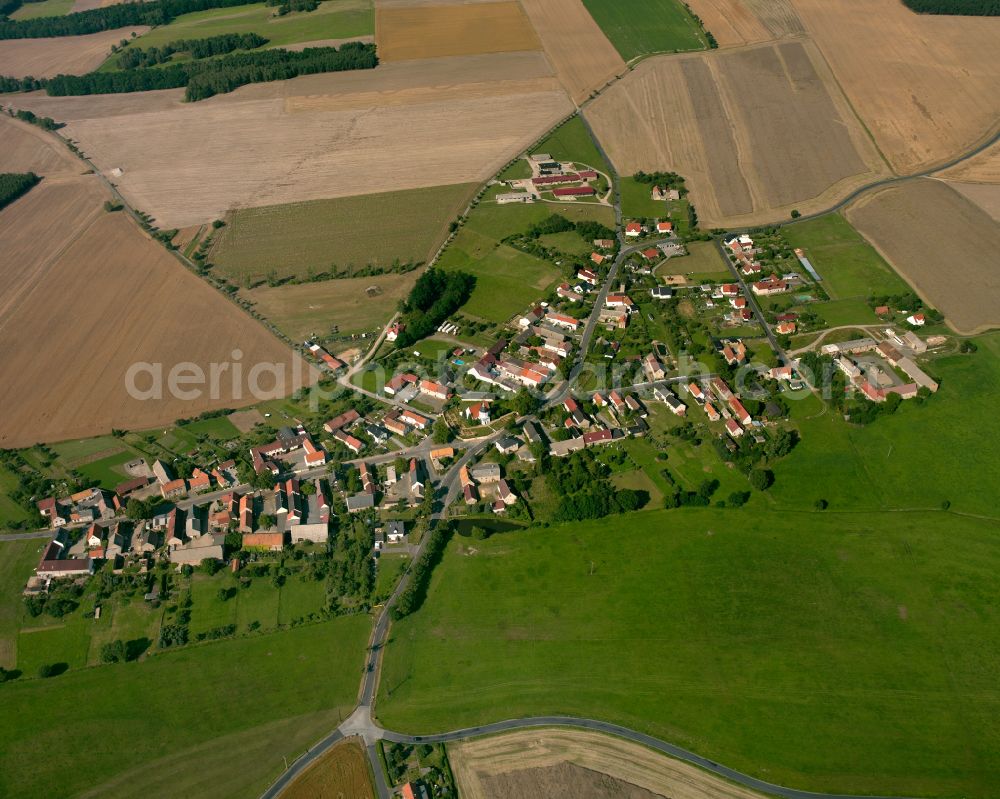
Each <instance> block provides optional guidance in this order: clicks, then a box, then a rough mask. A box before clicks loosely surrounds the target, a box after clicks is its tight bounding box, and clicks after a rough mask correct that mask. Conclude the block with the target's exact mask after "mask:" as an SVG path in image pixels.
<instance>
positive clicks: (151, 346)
mask: <svg viewBox="0 0 1000 799" xmlns="http://www.w3.org/2000/svg"><path fill="white" fill-rule="evenodd" d="M105 197H107V194H106V192H105V190H104V189H103V187H102V186H101V185H100V183H99V182H98V180H97V178H95V177H93V176H89V177H59V178H53V179H46V180H44V181H43V182H42V183H41V184H40V185H39V186H37V187H35V188H34V189H33V190H32V191H30V192H29V193H28V194H27V195H26V196H24V197H23V198H21V199H20V200H18V201H17V202H15V203H13V204H12V205H10V206H8V207H7V208H5V209H4V210H3V211H0V251H2V252H3V253H4V258H3V262H4V281H3V282H2V283H0V338H2V340H3V342H4V346H3V347H2V348H0V407H2V408H3V409H4V413H3V414H2V415H0V446H2V447H19V446H25V445H28V444H32V443H34V442H37V441H56V440H61V439H66V438H82V437H86V436H92V435H97V434H99V433H107V432H108V431H109V430H110V429H111V428H112V426H114V427H118V428H148V427H152V426H154V425H159V424H165V423H167V422H170V421H173V420H174V419H177V418H179V417H187V416H194V415H197V414H198V413H200V412H201V411H203V410H207V409H209V408H219V407H227V406H238V405H247V404H250V403H251V402H253V401H254V399H255V398H254V397H253V396H251V395H250V392H249V391H248V390H247V386H248V382H247V379H246V378H244V379H243V380H242V381H237V386H236V388H235V389H234V388H233V386H232V381H231V378H230V376H229V373H224V375H225V377H226V379H223V380H222V381H221V382H220V390H219V391H218V394H217V396H216V397H215V398H212V397H210V396H207V394H208V392H207V391H206V392H203V393H204V394H205V396H202V397H200V398H196V399H191V400H185V399H183V398H180V397H177V398H172V397H171V396H170V392H169V391H165V398H164V399H163V400H162V401H155V400H141V399H136V398H133V397H131V396H129V393H128V391H127V389H126V373H127V370H128V369H129V367H130V366H131V365H132V364H134V363H135V362H137V361H145V362H150V363H162V364H163V374H164V385H165V387H166V385H167V381H166V377H167V375H168V374H169V370H170V369H171V368H173V367H174V366H175V365H176V364H178V363H182V362H191V363H193V364H197V365H198V366H199V367H200V368H201V369H203V370H204V371H205V373H206V375H207V374H208V373H209V372H208V370H209V368H210V366H209V364H211V363H214V362H231V361H234V360H237V359H235V358H234V357H233V355H232V352H233V350H234V349H236V348H240V349H241V350H242V352H243V356H242V358H241V359H239V361H240V363H242V364H243V368H244V375H248V374H249V370H250V368H251V367H252V365H253V364H256V363H264V362H266V363H275V364H284V368H285V370H286V374H287V375H291V373H292V366H291V363H292V357H293V356H292V353H291V351H290V350H289V349H288V348H287V347H285V346H284V345H282V344H281V343H280V342H279V341H278V340H277V339H276V338H275V337H273V336H272V335H271V334H269V333H268V332H266V331H265V330H264V328H263V327H261V326H260V325H259V324H258V323H257V322H255V321H254V320H253V319H251V318H250V317H249V316H247V315H246V314H244V313H243V312H242V311H240V310H239V309H238V308H237V307H236V306H235V305H234V304H232V303H231V302H229V301H227V300H226V299H225V298H223V297H222V296H221V295H220V294H219V293H217V292H216V291H215V290H214V289H211V288H210V287H209V286H208V285H206V284H205V283H203V282H202V281H201V280H199V279H198V278H197V277H195V276H194V275H192V274H191V273H189V272H188V271H186V270H185V269H184V268H183V267H182V266H181V265H180V264H179V263H178V262H177V261H176V260H175V259H174V258H173V257H172V256H171V255H169V254H168V253H167V252H166V250H164V249H163V248H162V247H161V246H160V245H158V244H156V243H154V242H153V241H152V240H151V239H149V238H148V237H147V236H145V235H144V234H143V233H142V232H141V231H140V230H139V228H138V227H137V226H136V225H135V224H134V223H133V222H132V221H131V220H130V219H129V218H128V217H126V216H125V215H124V214H121V213H111V214H109V213H107V212H105V211H104V210H103V209H102V207H101V202H102V201H103V199H104V198H105ZM138 385H140V386H142V387H147V386H148V381H145V380H142V381H140V382H139V383H138ZM188 387H189V386H182V388H188ZM261 387H262V388H270V387H271V381H269V380H268V379H267V376H266V375H264V376H263V377H262V380H261ZM285 388H286V391H290V390H291V388H292V387H291V386H290V385H289V386H287V387H285Z"/></svg>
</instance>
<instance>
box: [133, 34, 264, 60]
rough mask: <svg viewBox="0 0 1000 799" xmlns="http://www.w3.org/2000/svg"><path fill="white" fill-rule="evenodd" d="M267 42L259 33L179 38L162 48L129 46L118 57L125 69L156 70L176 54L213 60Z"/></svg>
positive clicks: (251, 48)
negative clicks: (214, 57)
mask: <svg viewBox="0 0 1000 799" xmlns="http://www.w3.org/2000/svg"><path fill="white" fill-rule="evenodd" d="M267 42H268V40H267V39H265V38H264V37H263V36H260V35H258V34H256V33H224V34H222V35H221V36H210V37H208V38H207V39H178V40H177V41H174V42H168V43H167V44H165V45H163V46H162V47H149V48H145V49H144V48H141V47H127V48H125V49H124V50H122V53H121V55H120V56H119V57H118V66H119V67H121V68H122V69H137V68H138V67H155V66H156V65H157V64H165V63H166V62H167V61H169V60H170V59H171V58H172V57H173V56H174V54H175V53H188V54H190V56H191V58H193V59H195V60H197V59H201V58H212V57H213V56H219V55H226V54H227V53H232V52H233V51H235V50H254V49H256V48H258V47H261V46H263V45H265V44H267Z"/></svg>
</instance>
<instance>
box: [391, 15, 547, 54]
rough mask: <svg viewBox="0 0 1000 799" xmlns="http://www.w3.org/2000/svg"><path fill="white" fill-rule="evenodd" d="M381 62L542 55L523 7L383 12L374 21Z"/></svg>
mask: <svg viewBox="0 0 1000 799" xmlns="http://www.w3.org/2000/svg"><path fill="white" fill-rule="evenodd" d="M375 31H376V42H377V44H378V54H379V59H380V60H382V61H405V60H411V59H419V58H437V57H441V56H457V55H473V54H475V53H507V52H513V51H517V50H538V49H539V48H540V47H541V43H540V42H539V41H538V35H537V34H536V33H535V29H534V28H532V27H531V23H530V22H529V21H528V18H527V17H526V16H525V14H524V10H523V9H522V8H521V4H520V3H518V2H510V1H509V0H508V2H497V3H473V4H471V5H460V6H459V5H440V6H437V5H417V6H403V7H392V6H390V7H388V8H382V7H380V8H379V9H378V10H377V12H376V16H375Z"/></svg>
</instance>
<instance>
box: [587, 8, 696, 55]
mask: <svg viewBox="0 0 1000 799" xmlns="http://www.w3.org/2000/svg"><path fill="white" fill-rule="evenodd" d="M583 4H584V5H585V6H586V7H587V10H588V11H589V12H590V15H591V16H592V17H593V18H594V21H595V22H596V23H597V24H598V25H600V26H601V30H603V31H604V33H605V35H606V36H607V37H608V38H609V39H610V40H611V43H612V44H613V45H614V46H615V49H616V50H618V52H619V53H620V54H621V57H622V59H624V60H625V61H631V60H632V59H634V58H640V57H641V56H645V55H650V54H652V53H674V52H677V51H684V50H703V49H705V48H706V47H708V41H707V40H706V39H705V34H704V31H702V29H701V26H700V25H699V24H698V23H697V22H696V21H695V19H694V18H693V17H692V16H691V13H690V12H689V11H688V10H687V9H686V8H685V7H684V5H683V4H682V3H681V2H680V1H679V0H583Z"/></svg>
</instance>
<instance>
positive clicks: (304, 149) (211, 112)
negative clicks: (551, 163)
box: [18, 52, 571, 227]
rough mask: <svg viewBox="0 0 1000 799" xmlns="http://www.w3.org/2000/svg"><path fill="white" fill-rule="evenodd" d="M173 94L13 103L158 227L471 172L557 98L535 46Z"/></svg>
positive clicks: (554, 112) (516, 146) (528, 128)
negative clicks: (45, 119)
mask: <svg viewBox="0 0 1000 799" xmlns="http://www.w3.org/2000/svg"><path fill="white" fill-rule="evenodd" d="M361 72H364V73H365V74H361ZM123 98H125V99H123ZM181 98H182V92H181V91H180V90H167V91H159V92H146V93H142V94H130V95H118V96H113V95H105V96H100V97H85V98H72V97H67V98H50V97H45V96H43V95H40V94H38V93H35V94H31V95H25V96H20V97H19V98H18V106H19V107H23V108H30V109H32V110H34V111H35V112H36V113H40V114H44V115H46V116H52V117H53V118H54V119H58V120H60V121H65V122H68V123H69V124H68V125H67V127H66V128H64V129H63V130H62V131H61V133H64V134H65V135H67V136H69V137H71V138H73V139H74V140H76V141H78V142H79V143H80V147H81V149H82V150H83V151H84V152H85V153H86V154H87V155H88V156H90V157H91V158H92V159H93V160H94V162H95V163H96V164H97V166H98V168H99V169H101V170H102V171H103V172H104V173H105V174H110V172H111V170H113V169H115V168H116V167H117V168H121V169H122V170H123V171H124V174H123V175H121V176H120V177H115V178H113V180H114V181H115V183H116V184H118V185H119V186H120V188H121V191H122V192H123V194H124V195H125V196H126V198H128V200H129V202H130V203H132V204H133V205H134V207H136V208H139V209H141V210H143V211H145V212H147V213H149V214H151V215H152V216H153V217H154V218H155V219H156V220H157V222H158V224H159V225H160V226H161V227H187V226H189V225H194V224H201V223H203V222H207V221H210V220H212V219H214V218H219V217H222V216H223V215H224V213H225V212H226V211H228V210H230V209H233V208H247V207H259V206H268V205H280V204H284V203H289V202H296V201H303V200H315V199H330V198H334V197H346V196H352V195H359V194H377V193H380V192H385V191H398V190H402V189H414V188H424V187H427V186H437V185H442V184H457V183H475V182H480V181H482V180H485V179H486V178H488V177H489V176H490V175H491V174H493V173H494V172H495V171H496V170H497V169H499V168H500V167H501V166H502V165H503V164H504V163H506V162H507V161H508V160H509V159H510V158H511V157H513V156H514V155H515V154H516V153H517V152H519V151H520V150H522V149H523V148H524V147H526V146H527V145H528V144H529V143H530V142H531V141H533V140H534V139H535V138H537V136H538V135H539V134H540V133H541V132H542V131H544V130H545V129H547V128H548V127H549V126H551V125H552V124H553V123H554V122H556V121H557V120H558V119H560V118H561V117H563V116H565V115H566V114H567V113H568V112H569V111H570V110H571V106H570V104H569V102H568V100H567V99H566V97H565V94H564V92H563V91H562V90H561V89H560V87H559V84H558V82H557V81H556V80H555V79H554V78H553V77H552V74H551V68H550V67H549V66H548V63H547V61H546V60H545V57H544V55H543V54H542V53H540V52H531V53H500V54H496V55H485V56H482V55H481V56H470V57H468V58H461V57H458V58H443V59H427V60H424V61H419V62H407V63H405V64H401V63H397V64H388V65H385V66H380V67H378V68H377V69H374V70H360V71H357V72H352V73H347V72H341V73H333V74H326V75H311V76H306V77H301V78H297V79H295V80H291V81H284V82H281V81H279V82H274V83H267V84H257V85H255V86H247V87H243V88H242V89H239V90H237V91H235V92H232V93H230V94H226V95H224V96H221V97H213V98H211V99H209V100H205V101H202V102H198V103H193V104H192V103H183V102H181ZM389 152H391V153H393V157H392V158H387V157H386V155H385V154H386V153H389ZM402 165H405V168H404V167H403V166H402Z"/></svg>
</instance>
